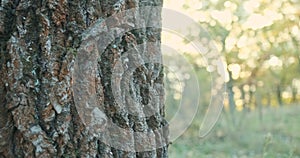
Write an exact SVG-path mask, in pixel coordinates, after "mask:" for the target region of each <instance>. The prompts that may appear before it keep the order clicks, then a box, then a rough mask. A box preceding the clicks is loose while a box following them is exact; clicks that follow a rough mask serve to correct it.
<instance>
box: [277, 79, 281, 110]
mask: <svg viewBox="0 0 300 158" xmlns="http://www.w3.org/2000/svg"><path fill="white" fill-rule="evenodd" d="M276 96H277V102H278V105H279V106H282V96H281V86H280V84H278V85H277V86H276Z"/></svg>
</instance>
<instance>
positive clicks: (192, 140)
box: [169, 106, 300, 158]
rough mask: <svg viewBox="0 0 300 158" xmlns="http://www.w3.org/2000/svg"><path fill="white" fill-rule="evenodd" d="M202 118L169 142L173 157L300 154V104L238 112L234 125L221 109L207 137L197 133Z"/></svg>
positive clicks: (287, 157)
mask: <svg viewBox="0 0 300 158" xmlns="http://www.w3.org/2000/svg"><path fill="white" fill-rule="evenodd" d="M200 118H201V117H197V118H195V120H194V122H193V124H192V125H191V126H190V128H189V129H188V130H187V131H186V132H185V133H184V134H183V135H182V136H181V137H180V138H178V139H177V140H176V141H175V142H173V144H172V145H171V146H170V149H169V155H170V157H171V158H182V157H187V158H198V157H199V158H202V157H203V158H300V106H286V107H280V108H265V109H263V117H262V119H260V117H259V112H257V111H252V112H248V113H243V112H237V113H236V114H235V118H236V119H235V120H237V122H238V123H237V124H238V125H233V124H232V123H231V121H229V120H231V119H229V118H230V117H229V115H228V114H227V113H226V112H223V113H222V116H221V117H220V120H219V122H218V123H217V124H216V127H215V128H214V129H213V131H212V132H211V133H210V134H209V136H207V137H206V138H205V139H203V140H202V139H200V138H199V137H198V130H199V124H200Z"/></svg>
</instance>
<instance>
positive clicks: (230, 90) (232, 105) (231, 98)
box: [227, 71, 236, 125]
mask: <svg viewBox="0 0 300 158" xmlns="http://www.w3.org/2000/svg"><path fill="white" fill-rule="evenodd" d="M227 88H228V99H229V110H230V115H231V121H232V123H233V125H235V124H236V120H235V110H236V105H235V101H234V92H233V79H232V72H231V71H229V82H228V83H227Z"/></svg>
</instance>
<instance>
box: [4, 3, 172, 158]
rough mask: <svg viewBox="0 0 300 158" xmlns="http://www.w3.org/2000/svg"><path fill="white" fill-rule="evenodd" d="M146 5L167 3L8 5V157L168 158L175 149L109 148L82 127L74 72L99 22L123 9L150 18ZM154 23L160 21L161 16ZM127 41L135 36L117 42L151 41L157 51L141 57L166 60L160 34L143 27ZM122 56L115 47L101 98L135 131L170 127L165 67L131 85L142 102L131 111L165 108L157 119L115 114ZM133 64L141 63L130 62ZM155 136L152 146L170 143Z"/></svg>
mask: <svg viewBox="0 0 300 158" xmlns="http://www.w3.org/2000/svg"><path fill="white" fill-rule="evenodd" d="M116 4H118V5H116ZM146 5H148V6H149V5H150V6H157V7H161V6H162V0H145V1H137V0H125V1H124V0H119V1H117V0H103V1H92V0H86V1H80V0H48V1H44V0H40V1H35V0H15V1H0V50H1V53H0V76H1V80H0V157H105V158H108V157H117V158H118V157H132V158H134V157H167V145H164V146H160V147H159V148H153V149H152V150H149V151H141V152H135V151H121V150H119V149H116V148H113V147H111V146H109V145H107V144H105V143H103V142H101V139H100V138H99V137H97V136H95V135H93V134H91V133H89V132H88V131H87V129H86V127H85V125H84V124H83V123H82V121H81V118H80V116H79V115H78V112H77V110H78V109H76V107H75V103H74V91H73V89H72V86H73V78H72V71H73V65H74V60H75V59H76V52H77V49H78V48H79V47H80V44H81V38H82V35H81V34H82V33H83V31H85V30H86V29H87V28H88V27H89V26H91V25H92V24H93V23H94V22H95V21H96V20H97V19H99V18H106V17H108V16H110V15H113V14H115V13H116V12H117V11H118V10H117V9H116V7H118V8H119V11H120V10H125V9H130V8H138V7H140V8H141V9H138V10H139V12H136V14H138V13H141V14H143V13H144V11H143V9H142V7H143V6H146ZM145 14H147V15H150V14H151V12H150V13H149V12H148V13H145ZM124 16H125V15H124ZM128 16H134V15H128ZM152 16H156V17H154V18H155V19H156V20H158V21H159V20H160V14H155V15H154V14H152ZM146 18H147V16H145V19H144V22H145V23H146V22H147V19H146ZM152 19H153V17H152ZM127 35H128V36H130V39H131V40H130V42H131V43H129V41H128V40H126V38H127V37H120V40H119V42H115V43H116V47H118V48H120V50H123V51H126V50H128V49H129V48H128V47H129V46H131V45H135V44H141V43H145V42H147V41H149V40H151V42H152V43H154V44H153V45H154V46H156V48H147V46H146V45H145V46H144V50H145V51H144V52H138V53H144V54H145V56H147V55H148V54H151V53H154V54H160V49H159V47H160V29H155V28H141V29H139V30H133V31H131V32H130V33H128V34H127ZM127 35H126V36H127ZM115 52H116V50H115V46H108V47H107V49H106V50H105V52H101V53H102V55H101V62H99V63H98V67H99V71H100V72H101V73H99V78H98V80H97V81H99V82H97V85H96V87H98V89H97V94H99V96H100V99H99V100H100V103H101V106H102V107H101V108H103V109H104V111H105V114H106V115H107V117H108V118H109V119H111V120H112V121H113V122H114V123H115V124H117V125H119V126H120V127H122V128H127V129H129V130H132V131H134V132H146V131H154V130H155V129H157V128H161V127H162V126H166V124H167V123H166V121H165V119H164V110H163V104H164V100H163V95H164V94H163V79H162V78H163V73H162V69H163V68H162V66H161V65H159V64H148V65H147V64H146V65H145V66H144V67H143V68H141V69H138V70H136V71H135V74H134V78H133V79H132V78H130V79H131V81H130V84H131V86H132V87H133V88H132V89H133V90H135V92H133V93H134V94H135V95H134V96H133V99H134V100H135V101H138V102H139V103H140V104H136V105H131V106H136V108H137V109H141V110H142V111H143V110H145V108H149V107H150V108H151V106H152V105H158V106H159V107H161V109H160V110H158V111H156V113H155V114H153V115H152V116H149V117H143V116H144V114H143V113H142V112H140V113H139V114H140V116H131V115H130V114H128V113H126V110H124V111H125V112H124V113H116V112H115V108H116V107H115V103H116V102H115V100H114V98H113V97H112V96H111V95H110V94H111V93H112V92H111V91H112V90H111V85H110V84H111V82H110V79H111V73H112V72H111V69H112V67H113V63H114V61H117V60H123V59H120V56H118V55H117V54H116V53H115ZM121 53H122V52H121ZM148 56H149V55H148ZM127 62H129V63H130V62H134V61H133V59H131V58H129V61H127ZM149 74H152V76H151V75H149ZM153 74H158V75H156V76H155V75H153ZM144 76H146V78H144ZM130 93H132V92H130ZM154 95H155V96H154ZM126 106H128V105H126ZM154 134H155V140H150V141H154V142H155V141H159V140H165V139H167V138H166V137H167V131H164V133H154ZM134 140H136V138H134ZM165 141H166V140H165ZM135 143H136V145H142V144H139V143H138V142H135Z"/></svg>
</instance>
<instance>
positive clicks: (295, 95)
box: [292, 86, 298, 103]
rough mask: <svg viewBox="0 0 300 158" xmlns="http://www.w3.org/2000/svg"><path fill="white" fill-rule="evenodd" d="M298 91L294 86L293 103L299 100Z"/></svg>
mask: <svg viewBox="0 0 300 158" xmlns="http://www.w3.org/2000/svg"><path fill="white" fill-rule="evenodd" d="M297 93H298V89H297V88H296V87H294V86H292V103H296V102H297Z"/></svg>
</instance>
